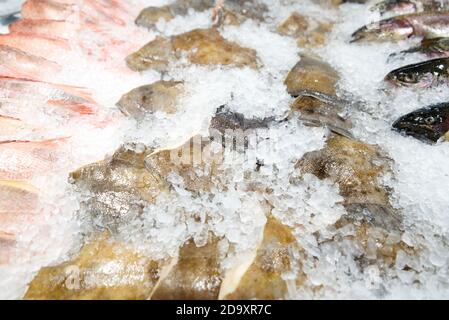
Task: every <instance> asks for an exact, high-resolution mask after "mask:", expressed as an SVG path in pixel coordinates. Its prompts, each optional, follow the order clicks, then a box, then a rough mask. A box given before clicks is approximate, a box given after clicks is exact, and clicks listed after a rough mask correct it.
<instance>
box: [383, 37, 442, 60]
mask: <svg viewBox="0 0 449 320" xmlns="http://www.w3.org/2000/svg"><path fill="white" fill-rule="evenodd" d="M409 53H422V54H425V55H427V56H429V57H431V58H445V57H449V38H433V39H423V40H422V41H421V44H420V45H419V46H417V47H413V48H410V49H408V50H404V51H401V52H399V53H393V54H391V55H390V57H389V59H391V58H394V57H397V56H403V55H406V54H409Z"/></svg>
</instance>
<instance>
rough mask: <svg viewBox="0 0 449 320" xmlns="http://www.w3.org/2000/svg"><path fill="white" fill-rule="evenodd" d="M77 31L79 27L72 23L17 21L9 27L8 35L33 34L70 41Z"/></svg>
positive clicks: (47, 20)
mask: <svg viewBox="0 0 449 320" xmlns="http://www.w3.org/2000/svg"><path fill="white" fill-rule="evenodd" d="M78 29H79V26H77V25H75V24H73V23H70V22H67V21H63V20H49V19H19V20H17V21H15V22H13V23H11V24H10V25H9V32H10V33H13V34H14V33H22V34H33V35H38V36H42V37H47V38H51V39H70V38H72V37H73V36H75V34H76V32H77V30H78Z"/></svg>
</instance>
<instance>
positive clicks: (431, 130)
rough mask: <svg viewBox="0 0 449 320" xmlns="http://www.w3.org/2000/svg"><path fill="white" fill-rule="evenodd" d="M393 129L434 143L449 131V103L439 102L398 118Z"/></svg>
mask: <svg viewBox="0 0 449 320" xmlns="http://www.w3.org/2000/svg"><path fill="white" fill-rule="evenodd" d="M392 129H393V130H395V131H397V132H400V133H402V134H404V135H407V136H411V137H413V138H416V139H418V140H420V141H423V142H426V143H430V144H434V143H436V142H438V141H439V140H440V139H441V138H442V137H444V136H445V135H446V134H447V132H448V131H449V103H448V102H443V103H438V104H434V105H431V106H428V107H424V108H421V109H418V110H415V111H413V112H410V113H408V114H406V115H404V116H402V117H400V118H399V119H398V120H396V121H395V122H394V123H393V125H392Z"/></svg>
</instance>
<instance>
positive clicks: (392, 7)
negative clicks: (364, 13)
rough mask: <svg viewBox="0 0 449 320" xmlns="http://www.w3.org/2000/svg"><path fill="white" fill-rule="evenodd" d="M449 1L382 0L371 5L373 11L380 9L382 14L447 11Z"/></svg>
mask: <svg viewBox="0 0 449 320" xmlns="http://www.w3.org/2000/svg"><path fill="white" fill-rule="evenodd" d="M448 9H449V3H448V2H447V1H444V0H442V1H441V0H385V1H380V2H378V3H377V4H375V5H374V6H372V7H371V11H378V12H379V13H380V14H382V15H383V14H386V13H395V14H408V13H418V12H424V11H437V12H438V11H446V10H448Z"/></svg>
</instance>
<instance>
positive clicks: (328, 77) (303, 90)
mask: <svg viewBox="0 0 449 320" xmlns="http://www.w3.org/2000/svg"><path fill="white" fill-rule="evenodd" d="M339 80H340V76H339V74H338V72H337V71H336V70H334V69H333V68H332V67H331V66H330V65H329V64H328V63H326V62H324V61H321V60H320V59H317V58H316V57H314V56H310V55H301V59H300V60H299V62H298V63H297V64H296V65H295V66H294V67H293V68H292V69H291V70H290V72H289V73H288V75H287V77H286V79H285V81H284V84H285V85H286V87H287V92H288V93H289V94H290V95H291V96H293V97H297V96H300V95H307V96H310V95H312V96H316V95H323V96H326V97H328V98H329V99H333V98H336V95H337V89H336V85H337V83H338V81H339ZM323 98H324V97H323Z"/></svg>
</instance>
